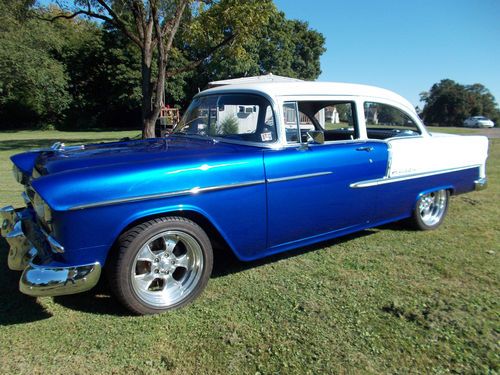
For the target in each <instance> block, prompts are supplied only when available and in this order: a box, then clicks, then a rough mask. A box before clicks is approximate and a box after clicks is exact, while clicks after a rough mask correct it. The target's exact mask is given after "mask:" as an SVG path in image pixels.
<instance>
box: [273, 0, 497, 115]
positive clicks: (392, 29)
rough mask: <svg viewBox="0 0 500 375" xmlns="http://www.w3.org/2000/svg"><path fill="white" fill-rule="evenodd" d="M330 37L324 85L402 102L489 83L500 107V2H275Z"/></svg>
mask: <svg viewBox="0 0 500 375" xmlns="http://www.w3.org/2000/svg"><path fill="white" fill-rule="evenodd" d="M275 4H276V6H277V7H278V9H280V10H282V11H284V12H285V14H286V15H287V18H289V19H299V20H303V21H307V22H308V23H309V26H310V27H311V28H313V29H315V30H317V31H319V32H321V33H322V34H323V35H324V36H325V37H326V48H327V51H326V52H325V54H324V55H323V56H322V58H321V69H322V74H321V76H320V77H319V80H320V81H338V82H354V83H364V84H370V85H375V86H380V87H384V88H387V89H390V90H393V91H396V92H397V93H399V94H401V95H403V96H404V97H406V98H407V99H408V100H410V101H411V102H412V103H413V104H414V105H420V106H421V104H419V95H418V94H419V93H420V92H422V91H427V90H429V89H430V87H431V86H432V84H433V83H436V82H439V81H440V80H441V79H444V78H450V79H453V80H455V81H457V82H459V83H462V84H472V83H482V84H483V85H485V86H486V87H487V88H488V89H490V91H491V92H492V94H493V95H494V96H495V98H496V101H497V103H498V102H500V0H413V1H407V0H377V1H373V0H342V1H339V0H309V1H299V0H275Z"/></svg>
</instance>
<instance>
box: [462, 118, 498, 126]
mask: <svg viewBox="0 0 500 375" xmlns="http://www.w3.org/2000/svg"><path fill="white" fill-rule="evenodd" d="M464 126H467V127H470V128H492V127H494V126H495V123H494V122H493V121H491V120H490V119H489V118H488V117H484V116H472V117H469V118H467V119H465V120H464Z"/></svg>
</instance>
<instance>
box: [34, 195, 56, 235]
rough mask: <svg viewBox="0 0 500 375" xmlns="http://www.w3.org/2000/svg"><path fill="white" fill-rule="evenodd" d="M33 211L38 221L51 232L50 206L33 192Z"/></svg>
mask: <svg viewBox="0 0 500 375" xmlns="http://www.w3.org/2000/svg"><path fill="white" fill-rule="evenodd" d="M33 209H34V210H35V212H36V215H37V216H38V218H39V219H40V221H41V222H42V223H43V224H45V225H46V226H47V228H48V229H49V230H50V231H52V210H51V209H50V206H49V205H48V204H47V202H45V201H44V200H43V199H42V197H41V196H40V194H38V193H37V192H35V195H34V196H33Z"/></svg>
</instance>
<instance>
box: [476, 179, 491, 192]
mask: <svg viewBox="0 0 500 375" xmlns="http://www.w3.org/2000/svg"><path fill="white" fill-rule="evenodd" d="M487 187H488V178H486V177H484V178H480V179H478V180H476V181H474V189H475V190H484V189H486V188H487Z"/></svg>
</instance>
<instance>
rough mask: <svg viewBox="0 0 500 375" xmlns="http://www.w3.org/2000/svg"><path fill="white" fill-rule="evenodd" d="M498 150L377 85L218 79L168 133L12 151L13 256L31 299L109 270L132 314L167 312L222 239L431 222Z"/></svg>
mask: <svg viewBox="0 0 500 375" xmlns="http://www.w3.org/2000/svg"><path fill="white" fill-rule="evenodd" d="M487 150H488V140H487V139H486V138H485V137H481V136H454V135H444V134H431V133H429V132H427V130H426V129H425V127H424V126H423V124H422V122H421V121H420V119H419V118H418V116H417V114H416V113H415V110H414V109H413V106H412V105H411V104H410V103H409V102H408V101H406V100H405V99H403V98H402V97H400V96H399V95H397V94H395V93H393V92H390V91H387V90H384V89H380V88H376V87H370V86H363V85H354V84H342V83H319V82H288V83H276V82H274V83H273V82H271V83H265V82H264V83H250V84H232V85H226V86H222V87H216V88H212V89H209V90H206V91H203V92H201V93H199V94H198V95H196V97H195V98H194V100H193V102H192V103H191V105H190V106H189V108H188V109H187V111H186V113H185V115H184V117H183V119H182V120H181V122H180V123H179V124H178V126H176V127H175V129H174V131H173V133H172V134H171V135H169V136H168V137H166V138H157V139H148V140H140V141H127V142H117V143H107V144H94V145H84V146H77V147H76V146H72V147H64V145H61V144H58V145H55V146H54V147H52V148H51V149H48V150H38V151H28V152H25V153H22V154H18V155H14V156H12V162H13V164H14V175H15V177H16V179H17V181H19V182H20V183H21V184H23V185H24V187H25V193H23V195H24V198H25V201H26V207H25V208H22V209H14V208H13V207H11V206H9V207H5V208H3V209H2V210H1V220H2V235H3V236H4V237H6V239H7V241H8V243H9V245H10V250H9V255H8V265H9V267H10V268H11V269H12V270H19V271H23V273H22V276H21V279H20V290H21V292H23V293H25V294H28V295H31V296H57V295H63V294H72V293H78V292H82V291H85V290H88V289H91V288H92V287H94V286H95V285H96V283H97V282H98V280H99V278H100V277H101V274H103V275H104V274H105V275H106V276H107V277H108V278H109V282H110V285H111V289H112V291H113V292H114V293H115V295H116V296H117V298H118V299H119V300H120V301H121V302H122V303H123V304H124V305H125V306H126V307H127V308H129V309H130V310H131V311H133V312H135V313H138V314H149V313H157V312H162V311H165V310H170V309H174V308H178V307H181V306H184V305H185V304H187V303H188V302H190V301H192V300H193V299H195V298H196V297H197V296H198V295H199V294H200V292H201V291H202V290H203V289H204V287H205V286H206V284H207V282H208V279H209V277H210V273H211V271H212V265H213V251H214V250H213V249H214V244H215V243H218V244H222V245H224V246H226V247H227V248H228V249H230V250H231V251H232V252H234V254H235V255H236V257H238V258H239V259H240V260H242V261H252V260H255V259H258V258H263V257H266V256H268V255H271V254H275V253H279V252H282V251H287V250H290V249H294V248H298V247H302V246H306V245H309V244H312V243H316V242H320V241H324V240H327V239H331V238H334V237H338V236H342V235H345V234H348V233H352V232H355V231H359V230H363V229H365V228H369V227H374V226H379V225H381V224H384V223H388V222H392V221H397V220H402V219H408V220H409V221H410V222H411V223H412V224H413V225H414V226H415V227H416V228H418V229H422V230H427V229H434V228H436V227H438V226H439V225H440V224H441V223H442V221H443V219H444V217H445V214H446V211H447V207H448V202H449V197H450V195H456V194H461V193H466V192H470V191H473V190H475V189H482V188H484V187H485V186H486V175H485V163H486V158H487Z"/></svg>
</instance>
